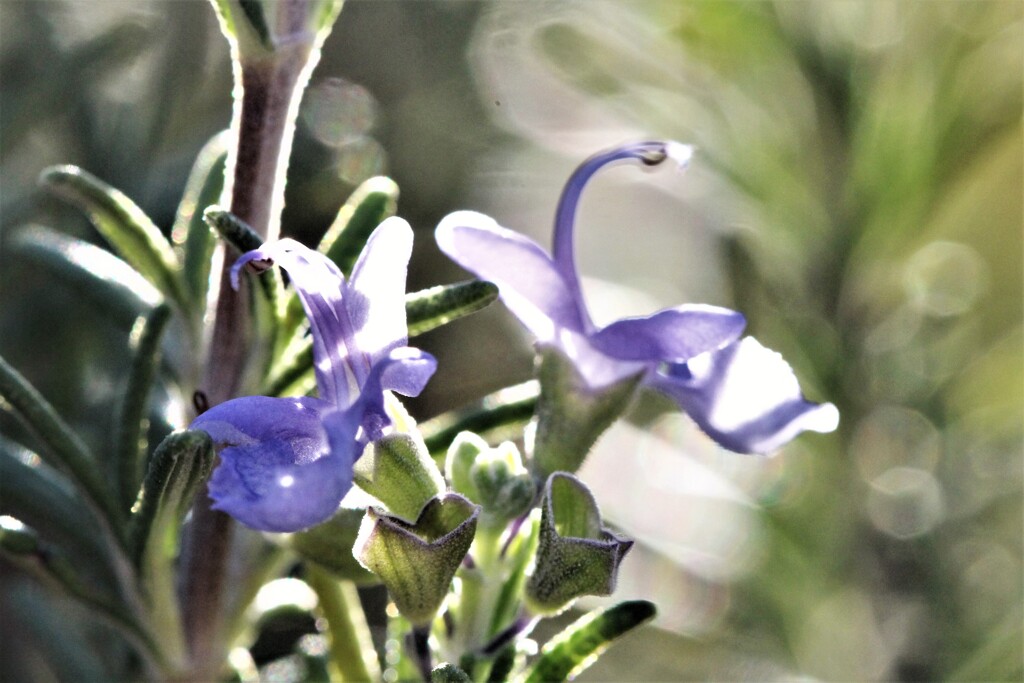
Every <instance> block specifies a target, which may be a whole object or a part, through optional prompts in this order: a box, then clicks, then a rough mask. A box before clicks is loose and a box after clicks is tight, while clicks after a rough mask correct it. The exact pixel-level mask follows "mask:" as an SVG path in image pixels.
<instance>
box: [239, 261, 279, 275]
mask: <svg viewBox="0 0 1024 683" xmlns="http://www.w3.org/2000/svg"><path fill="white" fill-rule="evenodd" d="M246 265H247V267H248V268H249V270H250V271H252V272H254V273H262V272H263V271H265V270H270V268H271V266H273V265H274V262H273V261H271V260H270V259H268V258H262V259H253V260H252V261H249V263H248V264H246Z"/></svg>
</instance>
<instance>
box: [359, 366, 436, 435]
mask: <svg viewBox="0 0 1024 683" xmlns="http://www.w3.org/2000/svg"><path fill="white" fill-rule="evenodd" d="M436 369H437V361H436V360H435V359H434V357H433V356H431V355H430V354H429V353H426V352H424V351H420V350H419V349H414V348H412V347H410V346H403V347H402V348H400V349H394V350H393V351H391V353H389V354H388V357H387V358H383V359H381V360H380V361H378V362H377V364H376V365H374V366H373V368H372V369H371V370H370V376H369V377H368V378H367V380H366V383H365V384H364V385H363V388H362V393H361V394H360V395H359V399H358V401H357V402H356V406H358V407H359V410H360V411H361V412H360V414H361V418H360V422H361V424H362V427H363V431H364V433H365V434H364V439H365V440H368V441H375V440H377V439H379V438H380V437H381V436H382V435H383V430H384V427H387V426H388V425H389V424H391V419H390V418H389V417H388V415H387V411H386V410H385V408H384V392H385V391H397V392H398V393H400V394H402V395H403V396H418V395H419V393H420V392H421V391H423V387H425V386H426V385H427V381H428V380H429V379H430V377H431V376H432V375H433V374H434V371H435V370H436Z"/></svg>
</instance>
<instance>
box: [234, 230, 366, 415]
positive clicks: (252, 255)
mask: <svg viewBox="0 0 1024 683" xmlns="http://www.w3.org/2000/svg"><path fill="white" fill-rule="evenodd" d="M256 260H270V261H273V262H274V263H276V264H277V265H279V266H281V267H282V268H284V269H285V270H287V271H288V276H289V277H290V278H291V281H292V286H294V287H295V290H296V291H297V292H298V294H299V298H300V299H301V300H302V306H303V308H304V309H305V310H306V317H307V318H309V324H310V327H311V328H312V335H313V365H314V368H315V370H316V382H317V386H318V387H319V389H320V396H321V398H324V399H326V400H328V401H331V402H332V403H334V404H335V405H338V406H346V405H348V404H349V403H350V402H351V399H350V397H351V395H352V393H353V391H354V387H355V386H358V379H357V378H355V377H352V376H350V374H349V370H350V368H349V364H348V362H347V359H348V357H349V353H350V351H349V350H350V349H353V348H355V344H356V342H355V338H354V334H353V332H352V330H351V328H350V326H349V323H348V317H347V315H346V314H345V308H344V304H343V301H342V296H343V293H344V291H345V276H344V275H342V273H341V271H340V270H339V269H338V266H336V265H335V264H334V262H333V261H331V260H330V259H329V258H327V257H326V256H324V255H323V254H321V253H320V252H318V251H314V250H312V249H310V248H309V247H306V246H304V245H302V244H300V243H299V242H296V241H295V240H293V239H287V238H285V239H282V240H278V241H277V242H268V243H267V244H264V245H263V246H261V247H260V248H259V249H256V250H254V251H250V252H247V253H246V254H243V255H242V257H241V258H239V259H238V261H237V262H235V265H234V267H233V268H232V274H233V275H235V274H237V272H238V269H239V268H241V267H242V266H243V265H245V264H246V263H248V262H250V261H256Z"/></svg>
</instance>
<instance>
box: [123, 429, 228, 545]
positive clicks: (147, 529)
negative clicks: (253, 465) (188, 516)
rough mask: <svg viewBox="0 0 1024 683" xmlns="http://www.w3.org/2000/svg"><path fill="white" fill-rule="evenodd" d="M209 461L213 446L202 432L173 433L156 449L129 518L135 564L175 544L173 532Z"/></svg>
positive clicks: (202, 477) (211, 462) (190, 501)
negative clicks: (168, 544)
mask: <svg viewBox="0 0 1024 683" xmlns="http://www.w3.org/2000/svg"><path fill="white" fill-rule="evenodd" d="M213 460H214V451H213V442H212V441H211V440H210V436H209V434H207V433H206V432H203V431H198V430H195V431H190V430H186V431H180V432H175V433H173V434H170V435H168V437H167V438H166V439H164V440H163V442H162V443H161V444H160V445H159V446H158V447H157V449H156V452H155V453H153V459H152V462H151V463H150V466H149V471H148V472H146V480H145V482H144V483H143V486H142V491H141V493H140V494H139V501H138V503H137V508H136V510H135V514H134V516H133V518H132V550H133V553H134V559H135V561H136V564H141V563H142V561H143V560H144V559H145V556H146V555H147V554H149V553H152V552H160V551H163V552H166V548H167V546H166V543H167V542H168V541H170V542H171V543H172V545H174V544H176V543H177V540H176V539H177V534H176V533H174V531H176V529H177V527H178V526H179V525H180V524H181V521H182V520H183V519H184V517H185V513H186V512H187V511H188V509H189V507H190V506H191V504H192V498H193V497H194V496H195V493H196V491H197V490H198V489H199V485H200V484H201V483H202V482H204V481H205V480H206V478H207V476H208V475H209V474H210V470H212V469H213Z"/></svg>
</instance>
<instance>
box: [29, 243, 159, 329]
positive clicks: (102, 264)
mask: <svg viewBox="0 0 1024 683" xmlns="http://www.w3.org/2000/svg"><path fill="white" fill-rule="evenodd" d="M11 248H12V249H13V250H14V251H15V252H16V253H17V254H18V255H19V256H21V257H24V258H29V259H31V260H33V261H34V262H36V263H38V264H40V265H41V266H43V267H44V268H47V269H48V271H49V272H52V273H53V274H54V275H56V276H57V277H58V278H60V279H61V280H63V281H64V283H65V284H67V285H68V286H69V287H71V288H72V289H74V290H75V292H78V293H81V294H82V296H83V297H87V298H89V299H90V300H91V301H92V302H94V303H95V304H96V305H97V306H98V307H99V308H100V309H102V310H105V311H108V312H109V313H110V315H111V316H112V317H113V318H114V320H115V321H116V322H118V323H119V324H124V325H125V326H126V327H127V326H130V325H131V323H132V321H133V320H135V318H136V317H138V316H139V315H141V314H142V313H145V312H146V311H147V310H149V309H150V308H152V307H153V306H156V305H157V304H159V303H160V302H161V301H162V300H163V297H162V296H161V294H160V292H159V291H157V289H156V288H155V287H153V285H151V284H150V283H149V281H148V280H146V278H144V277H142V276H141V275H139V273H138V272H137V271H136V270H135V269H134V268H132V267H131V266H130V265H128V264H127V263H125V262H124V261H122V260H121V259H119V258H118V257H117V256H114V255H113V254H111V253H110V252H109V251H107V250H105V249H101V248H100V247H97V246H95V245H93V244H89V243H88V242H86V241H84V240H80V239H76V238H74V237H68V236H67V235H62V234H60V233H58V232H56V231H54V230H51V229H49V228H44V227H42V226H33V227H31V228H28V229H27V230H24V231H22V232H21V233H20V234H19V235H18V236H17V237H16V238H15V239H14V240H13V241H12V244H11Z"/></svg>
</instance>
